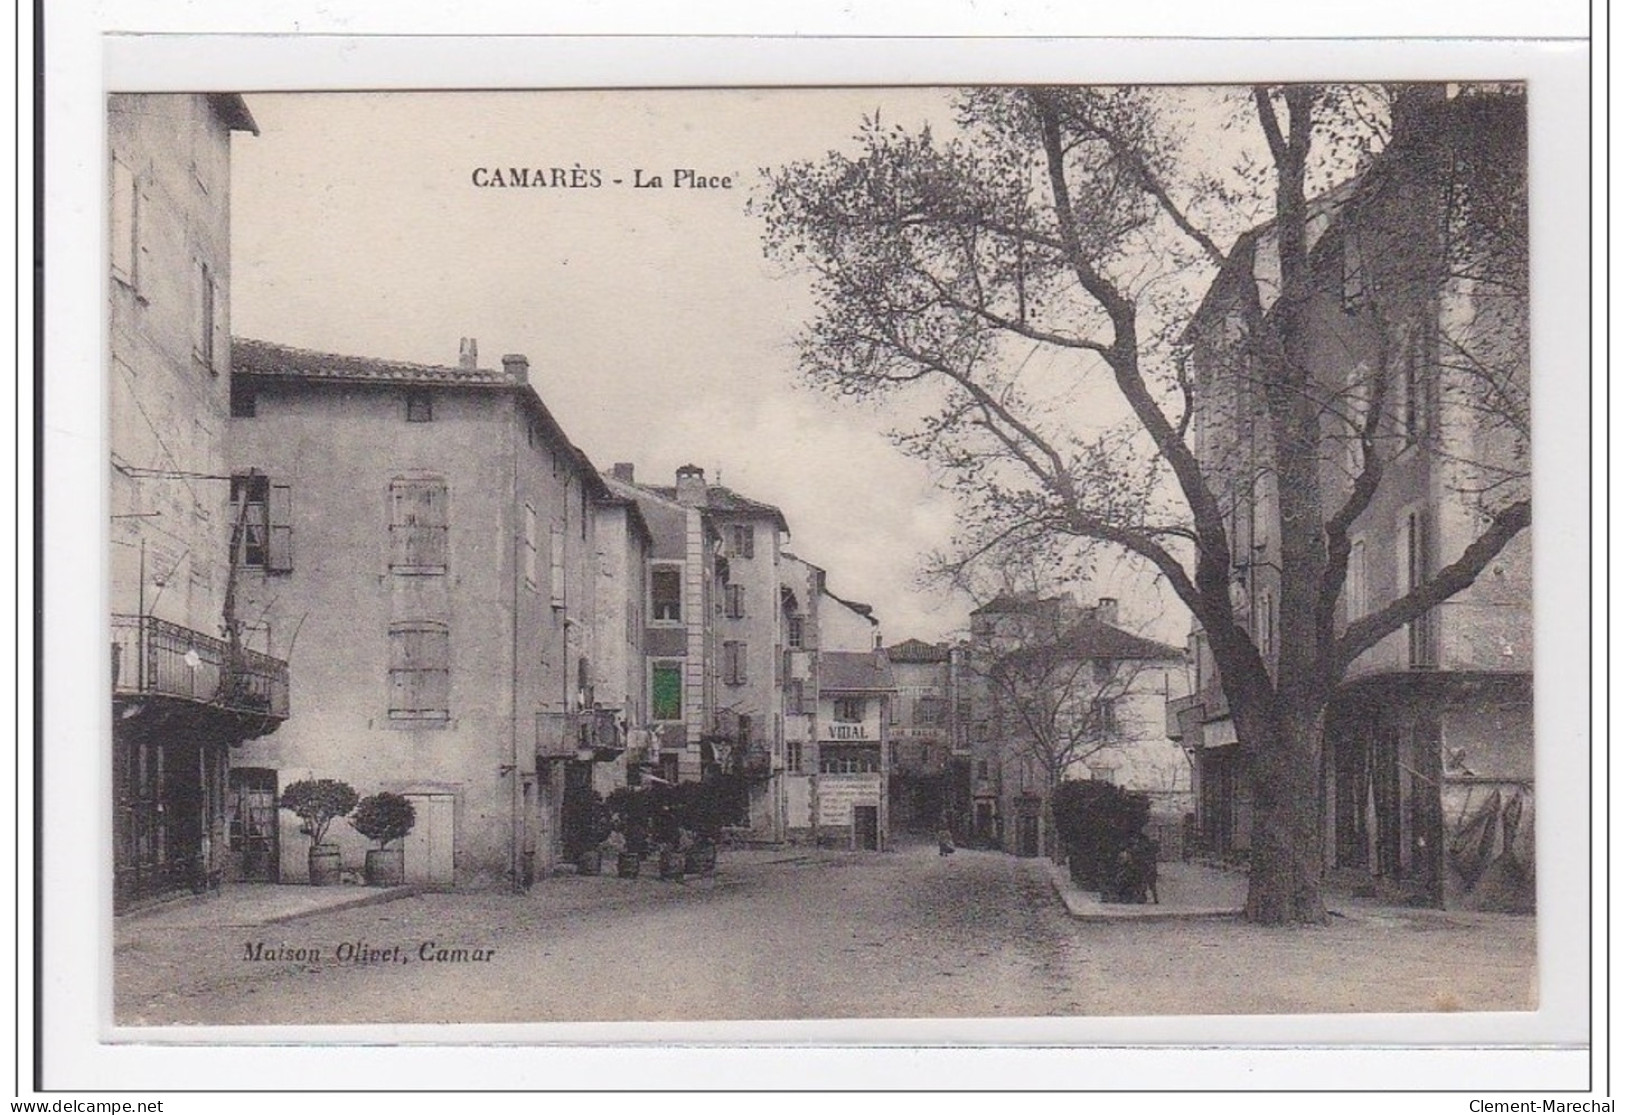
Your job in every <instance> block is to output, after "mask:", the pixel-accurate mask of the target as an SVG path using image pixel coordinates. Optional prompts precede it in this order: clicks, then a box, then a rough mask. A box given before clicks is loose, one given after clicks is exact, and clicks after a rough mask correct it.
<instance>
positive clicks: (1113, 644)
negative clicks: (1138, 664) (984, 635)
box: [1004, 617, 1185, 663]
mask: <svg viewBox="0 0 1625 1115" xmlns="http://www.w3.org/2000/svg"><path fill="white" fill-rule="evenodd" d="M1184 656H1185V652H1184V651H1182V650H1180V649H1179V648H1178V647H1171V646H1169V645H1168V644H1167V643H1159V642H1157V641H1156V640H1154V639H1143V638H1141V637H1140V636H1138V635H1135V634H1132V633H1130V632H1128V631H1124V630H1123V629H1122V628H1121V627H1113V626H1112V625H1111V624H1109V623H1102V622H1100V621H1099V620H1097V619H1095V618H1093V617H1086V618H1084V619H1082V620H1080V621H1078V622H1077V623H1076V624H1074V625H1073V626H1072V627H1071V628H1070V629H1068V630H1067V632H1066V633H1065V634H1064V635H1062V636H1061V637H1060V638H1059V639H1056V640H1055V641H1054V642H1046V643H1035V644H1031V645H1028V646H1024V647H1019V648H1017V649H1016V650H1013V651H1011V652H1010V653H1009V654H1007V655H1006V656H1005V657H1004V661H1006V662H1012V663H1014V662H1020V661H1021V660H1023V659H1031V658H1046V659H1048V658H1061V659H1064V660H1067V661H1072V660H1079V659H1086V658H1106V659H1115V660H1118V661H1123V660H1140V661H1163V660H1168V659H1174V660H1178V659H1181V658H1183V657H1184Z"/></svg>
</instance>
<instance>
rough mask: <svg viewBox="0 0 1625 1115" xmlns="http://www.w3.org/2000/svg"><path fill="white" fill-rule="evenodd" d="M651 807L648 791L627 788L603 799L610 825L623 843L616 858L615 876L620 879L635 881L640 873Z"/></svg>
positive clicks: (612, 792)
mask: <svg viewBox="0 0 1625 1115" xmlns="http://www.w3.org/2000/svg"><path fill="white" fill-rule="evenodd" d="M650 805H651V798H650V795H649V792H648V791H647V790H637V789H633V788H632V787H630V786H622V787H620V788H619V789H617V790H613V791H611V792H610V795H609V797H607V798H605V799H604V806H605V808H606V809H608V810H609V816H610V823H611V825H612V826H613V827H614V830H615V831H616V832H618V833H619V834H620V836H621V840H622V842H623V847H621V848H618V849H617V850H616V855H615V873H616V874H617V875H619V876H621V877H622V878H623V879H635V878H637V877H638V873H639V872H640V871H641V870H642V866H643V857H644V856H646V855H648V853H649V810H650ZM612 839H613V838H612Z"/></svg>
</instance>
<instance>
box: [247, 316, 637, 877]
mask: <svg viewBox="0 0 1625 1115" xmlns="http://www.w3.org/2000/svg"><path fill="white" fill-rule="evenodd" d="M232 388H233V397H232V414H233V418H232V435H233V436H232V446H231V453H230V459H231V464H232V471H233V474H234V476H236V477H237V478H238V479H237V480H234V482H233V486H234V488H235V489H237V490H238V492H239V497H240V498H239V504H238V508H237V515H238V517H239V519H240V520H241V521H242V522H243V523H244V524H245V525H246V526H247V529H248V530H249V532H250V537H253V536H254V535H256V534H258V533H261V532H263V533H264V534H265V535H266V536H268V537H269V538H271V539H273V540H274V539H276V538H277V537H278V536H279V535H280V536H281V537H282V538H283V543H282V550H281V555H280V556H278V555H277V554H274V553H272V552H271V551H272V549H274V547H272V548H269V549H266V550H264V551H259V550H251V551H250V552H249V553H247V554H246V555H245V560H244V562H243V567H244V568H243V578H242V580H243V585H242V589H243V592H242V595H243V607H244V608H245V610H246V611H247V613H248V614H250V615H253V616H255V617H257V621H258V622H259V623H260V624H262V625H263V626H264V627H265V628H266V630H268V631H270V632H274V633H275V637H276V638H278V639H279V640H281V641H282V642H283V643H284V645H286V646H287V647H288V648H289V650H288V655H289V657H290V658H291V659H296V660H297V661H299V662H301V663H302V664H303V665H304V666H305V667H306V668H305V670H304V672H303V673H302V674H301V675H300V676H299V677H298V679H297V682H296V685H295V691H296V692H295V697H296V700H297V701H298V702H299V705H300V707H301V708H302V709H303V710H304V711H305V715H304V716H302V717H301V718H299V719H298V720H297V722H295V723H292V724H290V726H289V730H288V731H286V732H284V733H281V734H279V736H278V737H277V738H276V739H274V740H265V741H261V742H258V743H255V744H253V745H250V746H248V747H245V748H244V749H242V750H241V752H240V753H239V754H238V755H236V756H234V760H233V764H232V766H233V769H232V778H233V780H234V783H235V784H238V785H242V786H248V785H254V786H263V787H265V788H266V789H267V790H268V791H270V792H273V793H275V792H279V791H280V790H281V789H283V788H285V787H286V786H287V785H288V784H289V783H290V782H293V781H295V780H299V779H303V778H336V779H340V780H343V781H345V782H348V783H350V784H351V785H352V786H353V787H354V788H355V789H356V790H357V791H358V792H360V793H362V794H367V793H372V792H376V791H380V790H389V791H393V792H396V793H400V794H403V795H405V796H406V797H407V798H408V800H410V801H412V803H413V805H414V807H415V810H416V815H417V822H416V825H415V826H414V828H413V830H412V833H411V834H410V835H409V836H408V837H407V838H406V841H405V858H406V873H407V879H408V881H409V882H413V883H417V884H422V885H429V886H453V885H457V886H499V885H507V886H516V887H522V886H525V885H528V884H529V882H530V880H531V879H532V878H533V877H534V876H535V875H536V874H537V873H539V872H544V871H546V870H548V869H549V868H550V867H551V866H552V865H553V864H554V863H556V862H557V861H558V860H559V858H560V857H561V855H562V853H563V839H564V834H563V833H562V831H561V825H560V815H561V809H562V801H563V796H564V792H565V788H566V782H567V780H569V779H572V778H574V779H583V780H585V781H586V782H588V783H589V784H590V783H591V781H592V771H591V768H592V764H593V763H594V762H603V761H614V760H615V758H616V756H618V754H619V753H620V752H621V751H622V750H624V747H625V741H626V733H625V730H624V714H625V709H624V704H625V702H626V700H627V698H626V697H625V696H624V695H623V694H624V690H623V689H622V687H621V686H619V685H617V684H616V681H617V679H618V678H619V676H620V674H621V672H622V671H629V670H630V667H629V666H628V665H627V663H628V661H629V660H630V658H631V655H630V653H629V651H628V650H627V648H625V647H622V646H621V645H620V644H621V642H623V641H627V636H626V635H625V633H624V630H622V631H617V632H614V633H613V634H614V635H618V636H619V639H618V640H615V642H616V645H615V647H614V649H613V650H612V651H611V652H610V653H609V655H608V657H607V659H606V661H608V662H610V663H614V664H615V665H610V666H604V667H601V666H600V665H599V664H598V654H597V642H598V640H599V638H600V636H601V635H606V634H610V633H607V632H605V631H604V630H603V628H602V627H601V626H600V625H599V624H598V623H597V622H596V619H597V617H598V615H599V608H600V603H601V602H600V599H599V591H600V589H606V590H607V591H608V592H609V595H610V603H611V604H612V605H614V604H616V603H619V602H620V599H621V598H620V592H618V591H617V586H620V584H621V581H630V580H633V579H638V580H641V571H640V570H635V569H633V568H632V566H633V565H635V564H636V562H637V560H638V554H639V553H640V552H641V551H640V549H639V547H640V545H641V542H640V541H639V540H638V538H637V527H636V525H635V523H633V522H630V521H629V522H628V529H626V530H625V531H622V532H619V533H617V532H616V531H615V530H614V529H612V526H611V525H607V524H606V523H605V521H604V520H605V519H606V518H607V519H611V520H614V519H615V517H614V516H613V515H611V513H610V512H608V511H606V510H604V509H603V508H602V507H601V503H602V501H603V500H604V499H605V498H606V497H607V496H608V495H609V492H608V490H607V489H606V487H605V485H604V484H603V482H602V481H601V480H600V479H599V475H598V472H597V471H596V470H595V469H594V468H593V467H592V465H591V463H590V462H589V461H588V460H587V458H586V457H585V455H583V454H582V453H581V452H580V450H578V449H577V448H576V447H575V446H574V445H572V444H571V443H570V441H569V439H568V438H567V437H566V436H565V434H564V432H563V430H562V429H561V428H560V427H559V425H558V423H557V422H556V421H555V420H554V418H553V417H552V415H551V414H550V413H549V411H548V410H547V408H546V406H545V405H544V404H543V403H542V400H541V398H540V396H539V395H538V394H537V392H536V389H535V388H534V387H533V386H532V385H531V383H530V379H529V364H528V361H526V359H525V358H524V357H523V356H507V357H504V358H503V360H502V366H501V367H500V368H485V367H481V366H480V365H479V362H478V354H477V351H476V349H475V346H474V344H473V342H472V341H465V342H464V344H463V348H462V351H461V353H460V354H459V360H458V363H457V364H456V365H422V364H408V363H403V362H398V361H386V360H378V359H372V358H362V357H352V356H339V355H334V354H328V353H317V352H309V351H306V350H302V349H295V348H290V347H287V346H283V345H277V344H271V343H267V342H264V341H248V340H242V339H239V340H238V341H237V342H236V343H235V345H234V349H233V384H232ZM267 496H268V498H266V497H267ZM622 510H623V511H624V510H625V509H624V508H623V509H622ZM621 518H622V519H625V516H624V515H623V516H622V517H621ZM601 532H602V533H601ZM601 545H604V546H606V547H607V548H609V549H612V550H614V553H613V554H610V555H605V556H604V557H603V558H602V559H601V558H600V546H601ZM606 570H607V573H608V575H607V576H606ZM622 589H623V591H624V586H622ZM622 606H624V605H622ZM600 679H602V680H600ZM600 686H603V687H604V688H605V691H606V692H610V693H613V694H614V695H613V697H612V698H611V703H610V704H608V705H606V704H605V703H604V702H603V701H601V700H600V698H599V693H600ZM616 703H619V704H621V705H622V706H623V707H621V708H617V707H615V705H616ZM329 839H332V840H335V841H336V842H338V843H340V844H341V846H342V850H343V856H344V861H345V863H346V864H352V863H355V864H358V863H359V861H360V858H361V854H362V851H363V848H364V842H363V841H362V840H361V839H360V837H359V835H358V834H356V833H354V832H352V831H349V830H348V828H347V826H345V825H343V824H335V825H334V826H333V828H332V831H331V832H330V834H329ZM277 840H278V843H279V847H280V854H279V857H278V862H277V864H276V866H275V868H274V869H273V871H272V872H270V873H269V876H270V877H273V878H282V879H289V880H291V879H297V878H301V877H302V876H303V870H304V868H303V855H304V852H305V850H306V848H305V846H306V844H308V841H307V840H305V839H304V838H302V837H301V836H300V834H299V831H298V828H297V823H296V820H295V819H294V818H292V817H291V816H284V817H282V818H281V824H280V831H279V832H278V833H277Z"/></svg>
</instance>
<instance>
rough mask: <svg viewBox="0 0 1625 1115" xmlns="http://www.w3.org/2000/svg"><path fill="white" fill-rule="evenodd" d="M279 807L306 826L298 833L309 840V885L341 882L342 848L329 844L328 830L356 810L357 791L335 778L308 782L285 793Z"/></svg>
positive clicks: (292, 786) (297, 783) (308, 780)
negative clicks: (340, 851) (337, 819)
mask: <svg viewBox="0 0 1625 1115" xmlns="http://www.w3.org/2000/svg"><path fill="white" fill-rule="evenodd" d="M278 804H279V805H281V806H282V808H283V809H286V810H288V811H290V812H291V813H293V814H294V815H295V816H297V817H298V818H299V819H300V820H301V821H303V822H304V824H303V825H302V826H301V827H300V830H299V831H301V832H303V833H304V834H305V835H306V836H308V837H310V885H311V886H313V887H321V886H328V885H330V884H332V883H336V882H338V881H339V869H340V867H341V864H340V860H339V846H338V845H337V844H329V843H327V828H328V826H329V825H331V824H332V823H333V821H334V819H335V818H338V817H343V816H345V815H346V814H348V813H349V812H350V811H351V810H352V809H354V808H355V805H356V792H355V790H353V789H352V788H351V787H350V784H349V783H347V782H339V781H337V780H336V779H332V778H306V779H302V780H300V781H298V782H295V783H293V784H292V785H290V786H289V787H288V788H287V789H285V790H283V791H282V797H281V799H280V800H279V801H278Z"/></svg>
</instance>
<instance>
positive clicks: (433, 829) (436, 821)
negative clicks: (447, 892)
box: [405, 794, 456, 887]
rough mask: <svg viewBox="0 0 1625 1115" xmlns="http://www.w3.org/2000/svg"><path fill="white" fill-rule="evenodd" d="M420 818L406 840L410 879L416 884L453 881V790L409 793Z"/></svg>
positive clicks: (429, 885) (445, 885)
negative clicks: (444, 792) (450, 792)
mask: <svg viewBox="0 0 1625 1115" xmlns="http://www.w3.org/2000/svg"><path fill="white" fill-rule="evenodd" d="M405 796H406V799H407V800H408V801H410V802H411V803H412V809H413V811H414V813H415V815H416V818H417V819H416V821H415V823H414V824H413V825H412V831H411V832H410V833H408V834H407V837H406V840H405V858H406V881H407V882H408V883H411V884H413V885H414V886H427V887H449V886H451V884H452V855H451V852H452V847H453V846H454V838H455V836H456V833H455V831H454V829H453V820H454V810H453V800H452V796H451V795H450V794H407V795H405Z"/></svg>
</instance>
